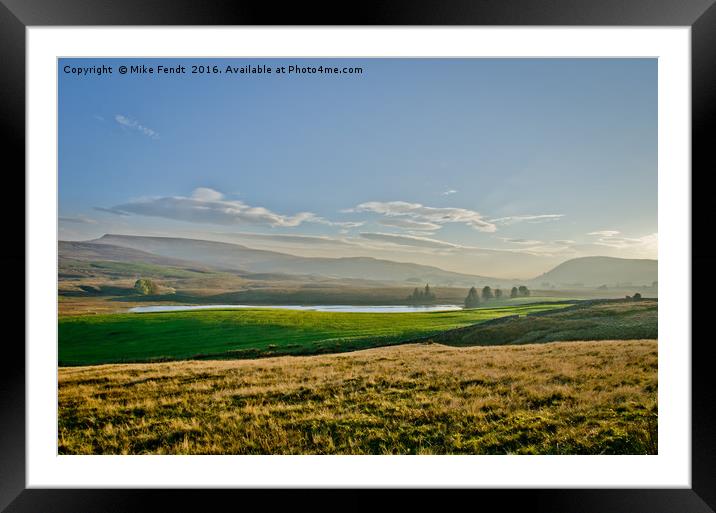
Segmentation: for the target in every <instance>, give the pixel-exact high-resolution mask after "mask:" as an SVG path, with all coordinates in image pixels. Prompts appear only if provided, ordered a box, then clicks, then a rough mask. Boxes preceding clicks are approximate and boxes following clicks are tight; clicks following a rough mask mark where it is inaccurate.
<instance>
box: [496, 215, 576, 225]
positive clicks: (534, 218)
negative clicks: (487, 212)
mask: <svg viewBox="0 0 716 513" xmlns="http://www.w3.org/2000/svg"><path fill="white" fill-rule="evenodd" d="M562 217H564V214H539V215H523V216H507V217H498V218H496V219H490V222H491V223H495V224H504V225H509V224H515V223H522V222H528V223H542V222H545V221H557V220H559V219H561V218H562Z"/></svg>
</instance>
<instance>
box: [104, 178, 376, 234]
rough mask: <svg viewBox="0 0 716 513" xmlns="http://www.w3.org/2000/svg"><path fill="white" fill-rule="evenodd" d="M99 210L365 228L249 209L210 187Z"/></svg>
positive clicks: (216, 221) (217, 221) (186, 218)
mask: <svg viewBox="0 0 716 513" xmlns="http://www.w3.org/2000/svg"><path fill="white" fill-rule="evenodd" d="M95 209H96V210H100V211H102V212H108V213H112V214H116V215H129V214H135V215H142V216H149V217H161V218H165V219H173V220H178V221H188V222H191V223H209V224H219V225H240V224H253V225H268V226H273V227H294V226H299V225H300V224H302V223H304V222H309V223H318V224H324V225H329V226H338V227H342V228H354V227H357V226H361V225H362V224H363V223H362V222H353V221H350V222H340V221H330V220H328V219H325V218H323V217H320V216H318V215H316V214H314V213H312V212H299V213H297V214H294V215H282V214H279V213H276V212H273V211H271V210H269V209H267V208H264V207H255V206H251V205H247V204H246V203H244V202H243V201H238V200H228V199H226V198H225V197H224V195H223V194H222V193H221V192H219V191H216V190H214V189H210V188H208V187H199V188H197V189H195V190H194V192H193V193H192V195H191V196H188V197H187V196H154V197H149V198H140V199H136V200H133V201H129V202H127V203H123V204H120V205H115V206H113V207H110V208H103V207H95Z"/></svg>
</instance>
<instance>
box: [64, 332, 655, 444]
mask: <svg viewBox="0 0 716 513" xmlns="http://www.w3.org/2000/svg"><path fill="white" fill-rule="evenodd" d="M656 401H657V343H656V341H655V340H630V341H600V342H559V343H547V344H540V345H521V346H500V347H471V348H454V347H446V346H442V345H437V344H410V345H402V346H394V347H385V348H378V349H370V350H366V351H358V352H353V353H346V354H337V355H319V356H311V357H279V358H268V359H259V360H231V361H186V362H169V363H155V364H129V365H101V366H93V367H71V368H60V370H59V426H58V427H59V452H60V453H61V454H513V453H514V454H655V453H656V451H657V438H656V436H657V406H656V404H657V403H656Z"/></svg>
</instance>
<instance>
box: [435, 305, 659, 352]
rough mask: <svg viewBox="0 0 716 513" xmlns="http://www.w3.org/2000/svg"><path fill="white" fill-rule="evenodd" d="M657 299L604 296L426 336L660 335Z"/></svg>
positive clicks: (504, 339)
mask: <svg viewBox="0 0 716 513" xmlns="http://www.w3.org/2000/svg"><path fill="white" fill-rule="evenodd" d="M658 310H659V303H658V301H657V300H655V299H646V300H640V301H633V300H625V299H617V300H614V299H604V300H594V301H581V302H577V303H575V304H574V305H573V306H570V307H567V308H562V309H557V310H547V311H544V312H536V313H528V314H527V315H523V316H520V315H510V316H507V317H502V318H499V319H492V320H489V321H485V322H481V323H477V324H474V325H472V326H466V327H464V328H457V329H454V330H448V331H444V332H442V333H439V334H437V335H434V336H432V337H429V340H431V341H432V342H437V343H439V344H445V345H450V346H493V345H508V344H542V343H545V342H556V341H569V340H627V339H629V340H634V339H656V338H658V336H659V327H658V321H659V315H658Z"/></svg>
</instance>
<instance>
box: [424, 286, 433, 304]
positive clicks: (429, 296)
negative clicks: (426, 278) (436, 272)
mask: <svg viewBox="0 0 716 513" xmlns="http://www.w3.org/2000/svg"><path fill="white" fill-rule="evenodd" d="M425 299H427V300H428V301H432V300H433V299H435V293H434V292H432V291H431V290H430V285H428V284H427V283H426V284H425Z"/></svg>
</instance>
